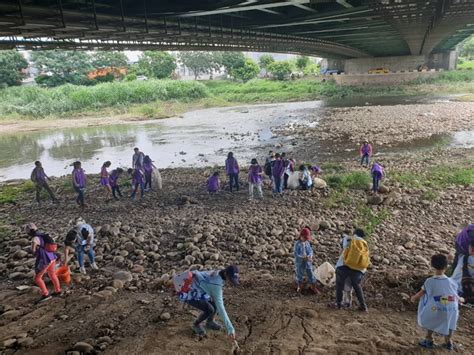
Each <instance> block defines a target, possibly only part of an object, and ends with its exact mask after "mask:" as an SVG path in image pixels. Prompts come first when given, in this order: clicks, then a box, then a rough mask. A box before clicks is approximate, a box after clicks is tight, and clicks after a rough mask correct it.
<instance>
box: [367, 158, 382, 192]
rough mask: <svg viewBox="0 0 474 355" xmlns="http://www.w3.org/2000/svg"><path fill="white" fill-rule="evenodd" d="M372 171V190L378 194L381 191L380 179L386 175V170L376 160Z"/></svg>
mask: <svg viewBox="0 0 474 355" xmlns="http://www.w3.org/2000/svg"><path fill="white" fill-rule="evenodd" d="M370 173H371V175H372V192H373V193H374V194H377V193H378V192H379V187H380V181H381V180H382V179H383V178H384V176H385V171H384V169H383V167H382V166H381V165H380V164H379V163H377V162H374V164H372V169H371V171H370Z"/></svg>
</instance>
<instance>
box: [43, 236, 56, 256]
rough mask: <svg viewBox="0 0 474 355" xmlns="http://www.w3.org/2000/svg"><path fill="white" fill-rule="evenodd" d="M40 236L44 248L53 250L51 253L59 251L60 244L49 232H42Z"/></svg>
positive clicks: (49, 250)
mask: <svg viewBox="0 0 474 355" xmlns="http://www.w3.org/2000/svg"><path fill="white" fill-rule="evenodd" d="M40 238H42V239H43V243H44V244H43V249H44V250H46V251H48V252H51V253H55V252H57V251H58V245H57V244H56V242H55V241H54V239H53V238H51V236H50V235H49V234H42V235H41V236H40Z"/></svg>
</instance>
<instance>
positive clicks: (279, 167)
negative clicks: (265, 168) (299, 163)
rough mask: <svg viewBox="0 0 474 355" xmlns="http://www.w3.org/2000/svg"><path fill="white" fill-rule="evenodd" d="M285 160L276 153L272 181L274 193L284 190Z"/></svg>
mask: <svg viewBox="0 0 474 355" xmlns="http://www.w3.org/2000/svg"><path fill="white" fill-rule="evenodd" d="M285 169H286V168H285V162H284V161H283V159H281V155H280V154H279V153H277V154H275V160H274V161H273V162H272V183H273V193H274V194H281V193H282V192H283V175H284V174H285Z"/></svg>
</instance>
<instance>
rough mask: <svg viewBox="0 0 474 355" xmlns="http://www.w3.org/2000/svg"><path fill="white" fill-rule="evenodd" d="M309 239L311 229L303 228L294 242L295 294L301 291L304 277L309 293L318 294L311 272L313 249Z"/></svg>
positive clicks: (314, 278)
mask: <svg viewBox="0 0 474 355" xmlns="http://www.w3.org/2000/svg"><path fill="white" fill-rule="evenodd" d="M311 239H312V233H311V229H309V227H305V228H303V229H302V230H301V232H300V234H299V237H298V240H297V241H296V242H295V246H294V255H295V271H296V277H295V279H296V292H301V291H302V290H303V283H304V277H305V276H306V277H307V281H308V283H309V284H310V289H311V291H313V292H314V293H315V294H318V293H319V290H318V289H317V287H316V281H317V280H316V276H314V270H313V248H312V247H311V244H310V241H311Z"/></svg>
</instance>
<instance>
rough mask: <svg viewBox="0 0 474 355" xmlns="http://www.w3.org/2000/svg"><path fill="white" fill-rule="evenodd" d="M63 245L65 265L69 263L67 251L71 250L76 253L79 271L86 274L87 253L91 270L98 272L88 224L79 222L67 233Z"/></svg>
mask: <svg viewBox="0 0 474 355" xmlns="http://www.w3.org/2000/svg"><path fill="white" fill-rule="evenodd" d="M64 244H65V246H64V264H65V265H67V263H68V261H69V251H70V249H71V248H72V249H73V250H74V252H75V253H76V259H77V262H78V263H79V271H80V272H81V273H82V274H84V275H85V274H86V268H85V266H84V254H85V253H87V256H88V258H89V262H90V264H91V267H92V269H93V270H99V267H98V266H97V264H96V263H95V255H94V230H93V229H92V227H91V226H90V225H89V224H87V223H85V222H84V221H81V220H79V221H78V222H77V225H76V227H75V228H74V229H71V230H70V231H69V232H68V233H67V235H66V240H65V243H64Z"/></svg>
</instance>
